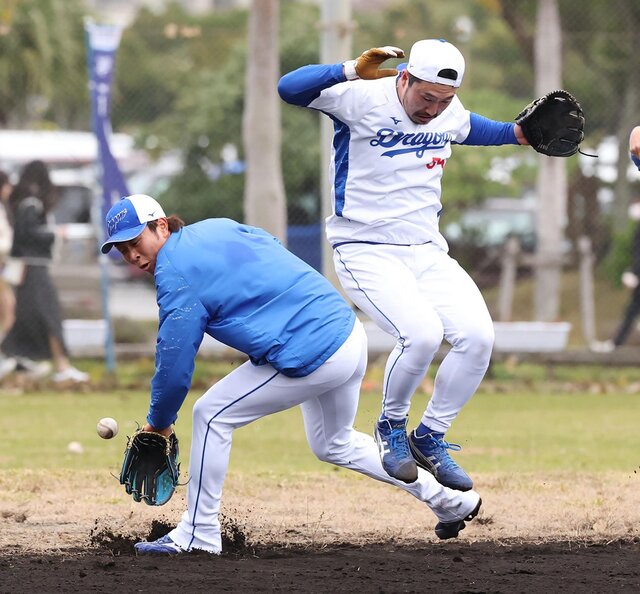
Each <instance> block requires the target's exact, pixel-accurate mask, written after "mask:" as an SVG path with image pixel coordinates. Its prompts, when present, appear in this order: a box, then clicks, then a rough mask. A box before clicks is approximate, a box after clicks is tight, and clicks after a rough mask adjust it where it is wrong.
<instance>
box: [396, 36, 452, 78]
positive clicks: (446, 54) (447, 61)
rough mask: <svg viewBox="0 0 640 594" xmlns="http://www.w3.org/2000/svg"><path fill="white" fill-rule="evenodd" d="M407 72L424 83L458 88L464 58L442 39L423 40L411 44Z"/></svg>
mask: <svg viewBox="0 0 640 594" xmlns="http://www.w3.org/2000/svg"><path fill="white" fill-rule="evenodd" d="M407 71H408V72H409V74H412V75H413V76H415V77H416V78H419V79H420V80H423V81H425V82H431V83H438V84H441V85H448V86H450V87H459V86H460V85H461V84H462V77H463V76H464V57H463V55H462V54H461V53H460V50H459V49H458V48H457V47H456V46H454V45H451V44H450V43H449V42H448V41H445V40H444V39H423V40H422V41H417V42H416V43H414V44H413V47H412V48H411V53H410V54H409V63H408V64H407Z"/></svg>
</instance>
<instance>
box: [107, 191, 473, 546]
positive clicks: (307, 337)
mask: <svg viewBox="0 0 640 594" xmlns="http://www.w3.org/2000/svg"><path fill="white" fill-rule="evenodd" d="M106 222H107V234H108V239H107V241H106V242H105V243H104V244H103V246H102V252H103V253H107V252H108V251H109V250H110V249H111V248H112V247H113V246H116V248H117V249H118V250H119V251H120V253H121V254H122V256H123V258H124V259H125V260H126V261H127V262H128V263H130V264H132V265H135V266H137V267H138V268H140V270H143V271H145V272H147V273H149V274H152V275H153V276H154V281H155V285H156V291H157V296H158V306H159V315H160V324H159V328H158V339H157V344H156V371H155V374H154V377H153V379H152V381H151V401H150V405H149V413H148V415H147V423H146V424H145V426H144V427H143V429H144V430H145V431H153V432H156V433H161V434H163V435H165V436H170V435H171V433H172V432H173V423H174V422H175V421H176V418H177V416H178V411H179V410H180V407H181V406H182V404H183V402H184V399H185V397H186V395H187V393H188V391H189V388H190V385H191V377H192V374H193V370H194V365H195V362H194V361H195V357H196V354H197V352H198V348H199V347H200V344H201V342H202V339H203V338H204V335H205V334H208V335H210V336H212V337H214V338H216V339H217V340H219V341H220V342H223V343H224V344H226V345H228V346H231V347H233V348H235V349H237V350H239V351H241V352H244V353H246V354H247V355H248V356H249V359H250V360H249V361H247V362H246V363H244V364H243V365H241V366H239V367H238V368H236V369H234V370H233V371H232V372H231V373H230V374H229V375H227V376H226V377H225V378H223V379H221V380H220V381H219V382H217V383H215V384H214V385H213V386H211V387H210V388H209V389H208V390H207V391H206V392H205V393H204V394H203V395H202V396H201V397H200V398H199V399H198V401H197V402H196V403H195V405H194V407H193V435H192V441H191V455H190V459H189V485H188V489H187V501H188V507H187V511H185V513H184V515H183V517H182V521H181V522H180V523H179V524H178V526H177V527H176V528H175V529H174V530H172V531H171V532H170V533H169V534H167V535H166V536H163V537H162V538H160V539H158V540H156V541H152V542H139V543H137V544H136V545H135V549H136V551H137V552H138V553H144V554H146V553H150V554H165V555H166V554H176V553H182V552H188V551H191V550H193V549H201V550H205V551H209V552H211V553H220V551H221V547H222V540H221V535H220V522H219V519H218V514H219V510H220V499H221V496H222V486H223V483H224V478H225V474H226V471H227V466H228V463H229V455H230V452H231V440H232V435H233V431H234V430H235V429H237V428H238V427H243V426H244V425H247V424H248V423H251V422H252V421H255V420H256V419H259V418H261V417H264V416H266V415H269V414H273V413H277V412H279V411H282V410H285V409H287V408H291V407H293V406H297V405H300V408H301V410H302V416H303V418H304V427H305V430H306V434H307V440H308V441H309V445H310V446H311V449H312V450H313V452H314V453H315V454H316V455H317V456H318V457H319V458H320V459H322V460H325V461H327V462H331V463H333V464H336V465H338V466H343V467H345V468H350V469H352V470H355V471H357V472H360V473H362V474H365V475H367V476H370V477H372V478H375V479H377V480H380V481H384V482H386V483H390V484H393V485H395V486H398V487H400V488H402V489H404V490H405V491H407V492H408V493H411V494H412V495H413V496H414V497H417V498H418V499H419V500H421V501H423V502H425V503H426V504H427V505H428V506H429V507H430V508H431V509H432V510H433V512H434V513H435V515H436V516H437V518H438V520H439V521H438V523H437V524H436V527H435V532H436V534H437V536H438V537H439V538H442V539H447V538H455V537H456V536H458V533H459V531H460V530H462V529H463V528H464V527H465V522H466V521H467V520H470V519H472V518H473V517H475V515H476V514H477V513H478V511H479V509H480V505H481V501H480V496H479V495H478V493H476V492H475V491H469V492H467V493H461V492H459V491H455V490H452V489H449V488H447V487H445V486H443V485H441V484H439V483H438V482H437V481H436V480H435V479H434V477H433V476H431V475H430V474H429V473H428V472H425V471H421V472H420V473H419V474H418V476H417V477H416V480H415V481H414V482H413V483H411V484H405V483H404V482H401V481H399V480H397V479H394V478H392V477H390V476H389V475H388V474H387V473H386V472H385V471H384V469H383V467H382V464H381V463H380V458H379V456H378V450H377V447H376V444H375V443H374V440H373V439H372V437H371V436H370V435H366V434H364V433H359V432H358V431H355V430H354V428H353V422H354V419H355V414H356V410H357V406H358V397H359V394H360V384H361V382H362V377H363V376H364V372H365V368H366V364H367V346H366V335H365V332H364V329H363V327H362V324H361V323H360V321H359V320H358V319H357V318H356V316H355V314H354V312H353V311H352V309H351V308H350V307H349V305H348V304H347V303H346V302H345V300H344V299H343V298H342V297H341V296H340V294H339V293H338V292H337V291H336V290H335V288H334V287H332V286H331V284H330V283H329V282H328V281H327V280H326V279H325V278H324V277H323V276H322V275H321V274H320V273H318V272H316V271H315V270H314V269H313V268H311V266H309V265H307V264H306V263H305V262H303V261H302V260H300V259H298V258H297V257H296V256H294V255H293V254H292V253H291V252H289V251H287V250H286V249H285V248H284V247H283V246H282V245H281V244H280V243H279V242H278V240H277V239H276V238H275V237H273V236H271V235H269V234H268V233H267V232H266V231H263V230H262V229H258V228H256V227H250V226H248V225H242V224H240V223H236V222H235V221H231V220H230V219H207V220H205V221H200V222H197V223H194V224H192V225H187V226H185V225H184V223H183V222H182V221H181V220H180V219H179V218H177V217H176V216H175V215H172V216H169V217H167V216H166V215H165V213H164V211H163V210H162V207H161V206H160V205H159V204H158V203H157V202H156V201H155V200H154V199H153V198H151V197H150V196H146V195H141V194H137V195H134V196H129V197H127V198H124V199H122V200H121V201H120V202H117V203H116V204H114V206H113V207H112V208H111V210H110V211H109V213H108V214H107V221H106ZM138 500H139V499H138Z"/></svg>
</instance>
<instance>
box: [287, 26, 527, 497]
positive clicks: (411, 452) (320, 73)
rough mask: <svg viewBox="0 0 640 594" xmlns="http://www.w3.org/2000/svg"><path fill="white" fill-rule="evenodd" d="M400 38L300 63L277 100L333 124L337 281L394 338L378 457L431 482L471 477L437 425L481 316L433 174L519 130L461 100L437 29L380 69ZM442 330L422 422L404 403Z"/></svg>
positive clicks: (481, 305)
mask: <svg viewBox="0 0 640 594" xmlns="http://www.w3.org/2000/svg"><path fill="white" fill-rule="evenodd" d="M402 57H404V53H403V51H402V50H401V49H399V48H394V47H382V48H374V49H371V50H368V51H366V52H364V53H363V54H362V55H361V56H360V57H359V58H358V59H356V60H350V61H347V62H344V63H339V64H330V65H309V66H304V67H302V68H299V69H298V70H295V71H294V72H290V73H289V74H286V75H285V76H283V77H282V79H281V80H280V83H279V87H278V90H279V93H280V96H281V97H282V98H283V99H284V100H285V101H286V102H288V103H291V104H294V105H299V106H304V107H309V108H312V109H316V110H318V111H321V112H323V113H325V114H327V115H328V116H329V117H330V118H331V119H332V120H333V125H334V131H335V133H334V138H333V153H332V163H331V171H330V176H331V180H332V194H333V207H334V211H333V214H332V215H331V216H329V217H328V218H327V220H326V233H327V238H328V240H329V242H330V243H331V245H332V246H333V253H334V265H335V269H336V272H337V275H338V278H339V279H340V282H341V284H342V286H343V287H344V290H345V292H346V294H347V295H348V296H349V298H350V299H351V300H352V301H353V303H354V304H355V305H357V306H358V307H359V308H360V309H361V310H362V311H363V312H365V313H366V314H367V315H368V316H369V317H370V318H371V319H372V320H373V321H374V322H375V323H376V324H377V325H378V326H379V327H380V328H381V329H383V330H384V331H386V332H387V333H389V334H391V335H392V336H394V337H395V339H396V341H397V342H396V346H395V348H394V350H393V351H392V353H391V354H390V356H389V359H388V361H387V365H386V370H385V377H384V384H383V395H382V414H381V416H380V418H379V420H378V422H377V423H376V426H375V429H374V435H375V438H376V441H377V442H378V445H379V448H380V456H381V459H382V464H383V466H384V468H385V470H386V471H387V472H388V473H389V474H390V475H391V476H393V477H395V478H398V479H400V480H403V481H407V482H411V481H413V480H415V477H416V476H417V474H418V470H417V467H416V463H417V465H418V466H421V467H422V468H425V469H427V470H429V471H430V472H432V473H433V474H434V475H435V477H436V478H437V479H438V481H440V482H441V483H442V484H443V485H447V486H449V487H451V488H454V489H460V490H466V489H471V488H472V486H473V482H472V480H471V478H470V477H469V476H468V475H467V473H466V472H465V471H464V470H463V469H462V468H460V466H458V464H456V462H455V461H454V460H453V459H452V458H451V456H450V455H449V453H448V450H449V449H454V450H457V449H460V446H458V445H456V444H450V443H448V442H447V441H446V440H445V433H446V431H447V430H448V429H449V427H450V426H451V423H452V421H453V420H454V419H455V417H456V416H457V415H458V413H459V412H460V410H461V409H462V407H463V406H464V404H465V403H466V402H467V401H468V400H469V399H470V398H471V396H472V395H473V394H474V393H475V391H476V389H477V388H478V386H479V384H480V382H481V381H482V378H483V377H484V374H485V372H486V370H487V367H488V365H489V360H490V356H491V349H492V347H493V339H494V333H493V324H492V321H491V318H490V316H489V312H488V310H487V307H486V305H485V302H484V299H483V297H482V295H481V294H480V291H479V290H478V288H477V287H476V285H475V283H474V282H473V280H472V279H471V278H470V277H469V275H468V274H467V273H466V272H465V271H464V270H463V269H462V268H461V267H460V266H459V265H458V263H457V262H456V261H455V260H453V259H452V258H451V257H449V255H448V253H447V251H448V246H447V242H446V241H445V239H444V237H443V236H442V235H441V234H440V231H439V229H438V221H439V218H440V213H441V211H442V203H441V200H440V194H441V188H440V182H441V179H442V175H443V172H444V168H445V166H446V163H447V161H448V159H449V157H450V156H451V147H452V145H453V144H466V145H484V146H487V145H503V144H528V142H527V140H526V139H525V137H524V135H523V133H522V130H521V128H520V126H519V125H517V124H513V123H510V122H496V121H493V120H490V119H487V118H485V117H482V116H480V115H477V114H475V113H471V112H469V111H467V110H466V109H465V108H464V107H463V105H462V103H461V102H460V100H459V99H458V97H457V95H456V93H457V91H458V88H459V87H460V84H461V83H462V78H463V75H464V70H465V61H464V58H463V56H462V54H461V53H460V52H459V51H458V49H457V48H455V47H454V46H453V45H451V44H450V43H448V42H446V41H444V40H442V39H427V40H422V41H418V42H417V43H416V44H414V45H413V47H412V49H411V53H410V56H409V61H408V63H407V64H406V68H404V69H401V71H400V73H399V74H398V70H396V69H394V68H387V69H379V68H378V66H379V65H380V64H381V63H382V62H384V61H385V60H387V59H389V58H402ZM443 338H444V339H445V340H446V341H447V342H448V343H449V344H450V345H451V350H450V351H449V353H448V354H447V356H446V357H445V358H444V360H443V362H442V364H441V365H440V368H439V370H438V373H437V375H436V379H435V385H434V390H433V394H432V396H431V399H430V401H429V404H428V406H427V409H426V411H425V412H424V415H423V417H422V421H421V423H420V424H419V425H418V427H417V428H416V429H415V430H414V431H413V432H412V433H411V435H410V436H409V437H408V436H407V432H406V424H407V414H408V411H409V408H410V402H411V397H412V395H413V393H414V391H415V390H416V388H417V387H418V386H419V385H420V383H421V381H422V379H423V378H424V376H425V373H426V372H427V369H428V367H429V365H430V363H431V361H432V360H433V357H434V355H435V354H436V352H437V350H438V348H439V347H440V344H441V342H442V340H443Z"/></svg>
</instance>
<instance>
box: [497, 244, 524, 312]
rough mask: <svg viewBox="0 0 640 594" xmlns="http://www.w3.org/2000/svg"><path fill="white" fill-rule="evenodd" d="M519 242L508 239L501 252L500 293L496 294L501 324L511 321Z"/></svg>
mask: <svg viewBox="0 0 640 594" xmlns="http://www.w3.org/2000/svg"><path fill="white" fill-rule="evenodd" d="M519 255H520V241H519V240H518V238H517V237H513V236H511V237H509V239H507V242H506V243H505V245H504V250H503V252H502V266H501V269H500V291H499V294H498V319H499V320H500V321H501V322H509V321H511V313H512V306H513V293H514V290H515V284H516V276H517V273H518V256H519Z"/></svg>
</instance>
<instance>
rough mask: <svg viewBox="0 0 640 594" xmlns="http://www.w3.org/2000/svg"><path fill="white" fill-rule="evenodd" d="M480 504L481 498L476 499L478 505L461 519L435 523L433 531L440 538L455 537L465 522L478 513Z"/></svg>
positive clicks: (462, 528)
mask: <svg viewBox="0 0 640 594" xmlns="http://www.w3.org/2000/svg"><path fill="white" fill-rule="evenodd" d="M481 506H482V499H479V500H478V505H476V506H475V508H474V509H473V511H472V512H471V513H470V514H469V515H467V516H465V517H464V519H463V520H458V521H456V522H438V523H437V524H436V528H435V532H436V536H437V537H438V538H439V539H441V540H447V539H448V538H456V537H457V536H458V534H459V533H460V531H461V530H464V528H465V522H470V521H471V520H473V518H475V517H476V516H477V515H478V513H480V507H481Z"/></svg>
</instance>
